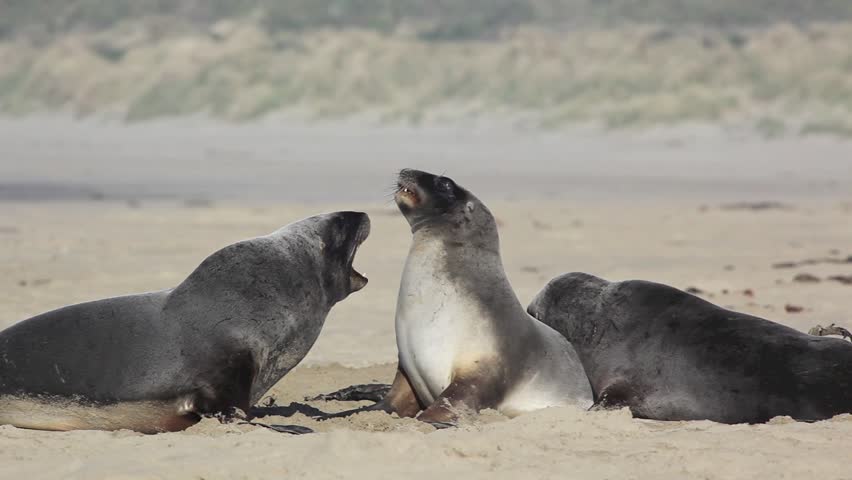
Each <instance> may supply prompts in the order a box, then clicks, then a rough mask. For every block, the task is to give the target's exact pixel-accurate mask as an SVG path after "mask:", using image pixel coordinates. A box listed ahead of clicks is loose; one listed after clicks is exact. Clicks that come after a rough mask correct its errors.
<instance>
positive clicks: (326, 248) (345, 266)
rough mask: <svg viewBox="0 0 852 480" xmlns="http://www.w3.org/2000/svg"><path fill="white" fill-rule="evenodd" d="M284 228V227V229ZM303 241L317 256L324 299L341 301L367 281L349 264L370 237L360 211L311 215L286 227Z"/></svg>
mask: <svg viewBox="0 0 852 480" xmlns="http://www.w3.org/2000/svg"><path fill="white" fill-rule="evenodd" d="M285 228H287V227H285ZM289 229H290V230H291V231H292V232H293V233H297V234H301V238H303V239H305V240H307V241H306V246H310V247H312V248H310V250H311V251H312V252H313V254H314V256H316V257H317V260H318V261H317V262H316V264H317V265H318V266H317V267H316V268H317V269H318V270H319V274H320V276H321V277H322V278H321V279H322V283H323V285H324V287H325V289H326V292H327V294H328V297H329V298H330V299H331V300H333V301H338V302H339V301H341V300H343V299H344V298H346V297H347V296H349V294H351V293H354V292H357V291H358V290H361V289H362V288H364V287H365V286H366V285H367V278H366V277H365V276H364V275H362V274H360V273H358V271H356V270H355V268H353V266H352V264H353V262H354V260H355V253H356V252H357V251H358V247H360V246H361V244H362V243H364V240H366V239H367V236H368V235H369V234H370V217H369V216H367V214H366V213H362V212H333V213H326V214H322V215H315V216H313V217H309V218H306V219H304V220H301V221H299V222H296V223H294V224H292V225H291V226H289Z"/></svg>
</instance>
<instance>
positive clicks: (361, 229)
mask: <svg viewBox="0 0 852 480" xmlns="http://www.w3.org/2000/svg"><path fill="white" fill-rule="evenodd" d="M368 236H370V219H369V218H367V217H366V216H365V218H364V220H363V221H362V222H361V224H360V225H359V226H358V230H357V231H356V232H355V237H354V238H353V239H352V251H350V252H349V257H348V258H347V259H346V267H347V268H348V269H349V288H350V290H351V291H352V292H357V291H358V290H361V289H362V288H364V287H365V286H367V282H368V281H369V280H367V277H366V276H364V275H363V274H362V273H359V272H358V271H357V270H355V268H354V267H353V266H352V264H353V263H354V262H355V254H356V253H358V247H360V246H361V244H362V243H364V241H365V240H367V237H368Z"/></svg>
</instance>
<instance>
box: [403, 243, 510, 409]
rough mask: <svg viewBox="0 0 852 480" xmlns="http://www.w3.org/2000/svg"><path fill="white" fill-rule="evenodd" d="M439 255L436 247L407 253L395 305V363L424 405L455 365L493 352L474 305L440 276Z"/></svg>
mask: <svg viewBox="0 0 852 480" xmlns="http://www.w3.org/2000/svg"><path fill="white" fill-rule="evenodd" d="M444 254H445V253H444V251H443V248H442V245H440V244H439V243H438V242H435V243H433V244H430V243H428V242H422V243H420V244H417V245H416V246H415V247H414V248H412V250H411V252H410V254H409V256H408V260H407V262H406V265H405V271H404V272H403V276H402V282H401V285H400V290H399V298H398V301H397V312H396V339H397V348H398V350H399V359H400V363H401V364H402V368H403V369H404V370H405V372H406V373H407V374H408V377H409V380H410V381H411V383H412V386H413V387H414V389H415V391H416V392H417V395H418V397H419V398H420V399H421V400H422V401H424V402H427V403H431V402H433V401H434V400H435V398H437V397H438V395H440V393H441V392H442V391H443V390H444V389H445V388H447V386H449V384H450V381H451V379H452V374H453V369H454V367H455V366H458V365H459V364H460V363H463V362H467V361H469V360H473V359H476V358H477V357H479V356H484V355H488V354H489V353H490V352H493V350H494V349H495V347H494V339H493V336H492V334H491V330H492V329H490V328H488V322H487V320H486V319H484V318H483V314H482V312H481V310H480V308H479V306H478V305H477V304H476V302H475V301H473V300H472V299H471V298H470V296H469V295H468V294H466V293H464V292H461V291H459V287H458V285H456V284H455V283H454V282H453V281H452V279H451V278H450V277H449V276H448V275H447V274H446V272H444V271H443V265H444V264H445V261H444V259H443V257H442V255H444Z"/></svg>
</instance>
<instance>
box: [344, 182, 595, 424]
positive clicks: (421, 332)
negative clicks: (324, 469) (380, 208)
mask: <svg viewBox="0 0 852 480" xmlns="http://www.w3.org/2000/svg"><path fill="white" fill-rule="evenodd" d="M395 200H396V202H397V205H398V206H399V209H400V211H401V212H402V213H403V215H404V216H405V218H406V220H408V223H409V224H410V225H411V231H412V234H413V241H412V244H411V249H410V250H409V254H408V259H407V260H406V263H405V270H404V272H403V275H402V281H401V285H400V290H399V298H398V301H397V311H396V341H397V348H398V351H399V368H398V372H397V375H396V379H395V380H394V384H393V386H392V388H391V390H390V392H389V393H388V395H387V396H386V397H384V400H382V401H381V402H379V403H378V404H377V405H375V406H373V407H370V408H369V409H379V410H385V411H387V412H395V413H397V414H399V415H400V416H415V415H417V414H418V413H419V416H418V418H419V419H421V420H423V421H426V422H429V423H432V424H436V425H439V426H445V425H448V424H452V423H454V422H455V421H456V420H457V417H458V416H459V414H460V413H462V412H464V411H479V410H481V409H486V408H493V409H496V410H499V411H500V412H503V413H504V414H507V415H510V416H512V415H516V414H519V413H521V412H525V411H530V410H535V409H540V408H545V407H551V406H560V405H578V406H580V407H582V408H588V407H589V406H590V405H591V404H592V393H591V389H590V387H589V381H588V380H587V379H586V375H585V373H584V372H583V367H582V365H581V364H580V361H579V359H578V358H577V354H576V352H575V351H574V349H573V348H572V347H571V344H570V343H568V341H566V340H565V338H563V337H562V336H561V335H559V333H557V332H556V331H554V330H553V329H551V328H550V327H547V326H546V325H544V324H542V323H541V322H537V321H536V320H535V319H534V318H532V317H530V316H529V315H527V313H526V312H525V311H524V308H523V306H522V305H521V303H520V302H519V301H518V299H517V297H516V296H515V293H514V291H513V290H512V287H511V285H509V281H508V279H507V278H506V274H505V272H504V270H503V262H502V260H501V258H500V246H499V238H498V234H497V224H496V222H495V220H494V217H493V216H492V215H491V212H490V211H489V210H488V208H487V207H486V206H485V205H484V204H483V203H482V202H480V201H479V199H477V198H476V197H475V196H474V195H473V194H471V193H470V192H468V191H467V190H465V189H464V188H462V187H460V186H458V185H457V184H456V183H455V182H453V181H452V180H451V179H449V178H447V177H440V176H435V175H432V174H429V173H425V172H419V171H416V170H403V171H402V172H401V173H400V174H399V179H398V189H397V192H396V195H395ZM349 393H351V392H349ZM421 410H422V413H420V412H421ZM346 413H347V414H348V413H351V412H346Z"/></svg>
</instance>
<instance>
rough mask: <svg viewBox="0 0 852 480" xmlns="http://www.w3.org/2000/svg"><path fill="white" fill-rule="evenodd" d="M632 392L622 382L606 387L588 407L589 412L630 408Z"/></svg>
mask: <svg viewBox="0 0 852 480" xmlns="http://www.w3.org/2000/svg"><path fill="white" fill-rule="evenodd" d="M631 398H633V390H632V389H631V388H630V387H629V386H628V385H627V384H626V383H624V382H616V383H612V384H610V385H607V386H606V387H605V388H604V389H603V390H601V393H600V394H599V395H598V396H597V398H596V399H595V403H594V404H593V405H592V406H591V407H589V411H590V412H597V411H601V410H618V409H621V408H624V407H631V408H632V405H631Z"/></svg>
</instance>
